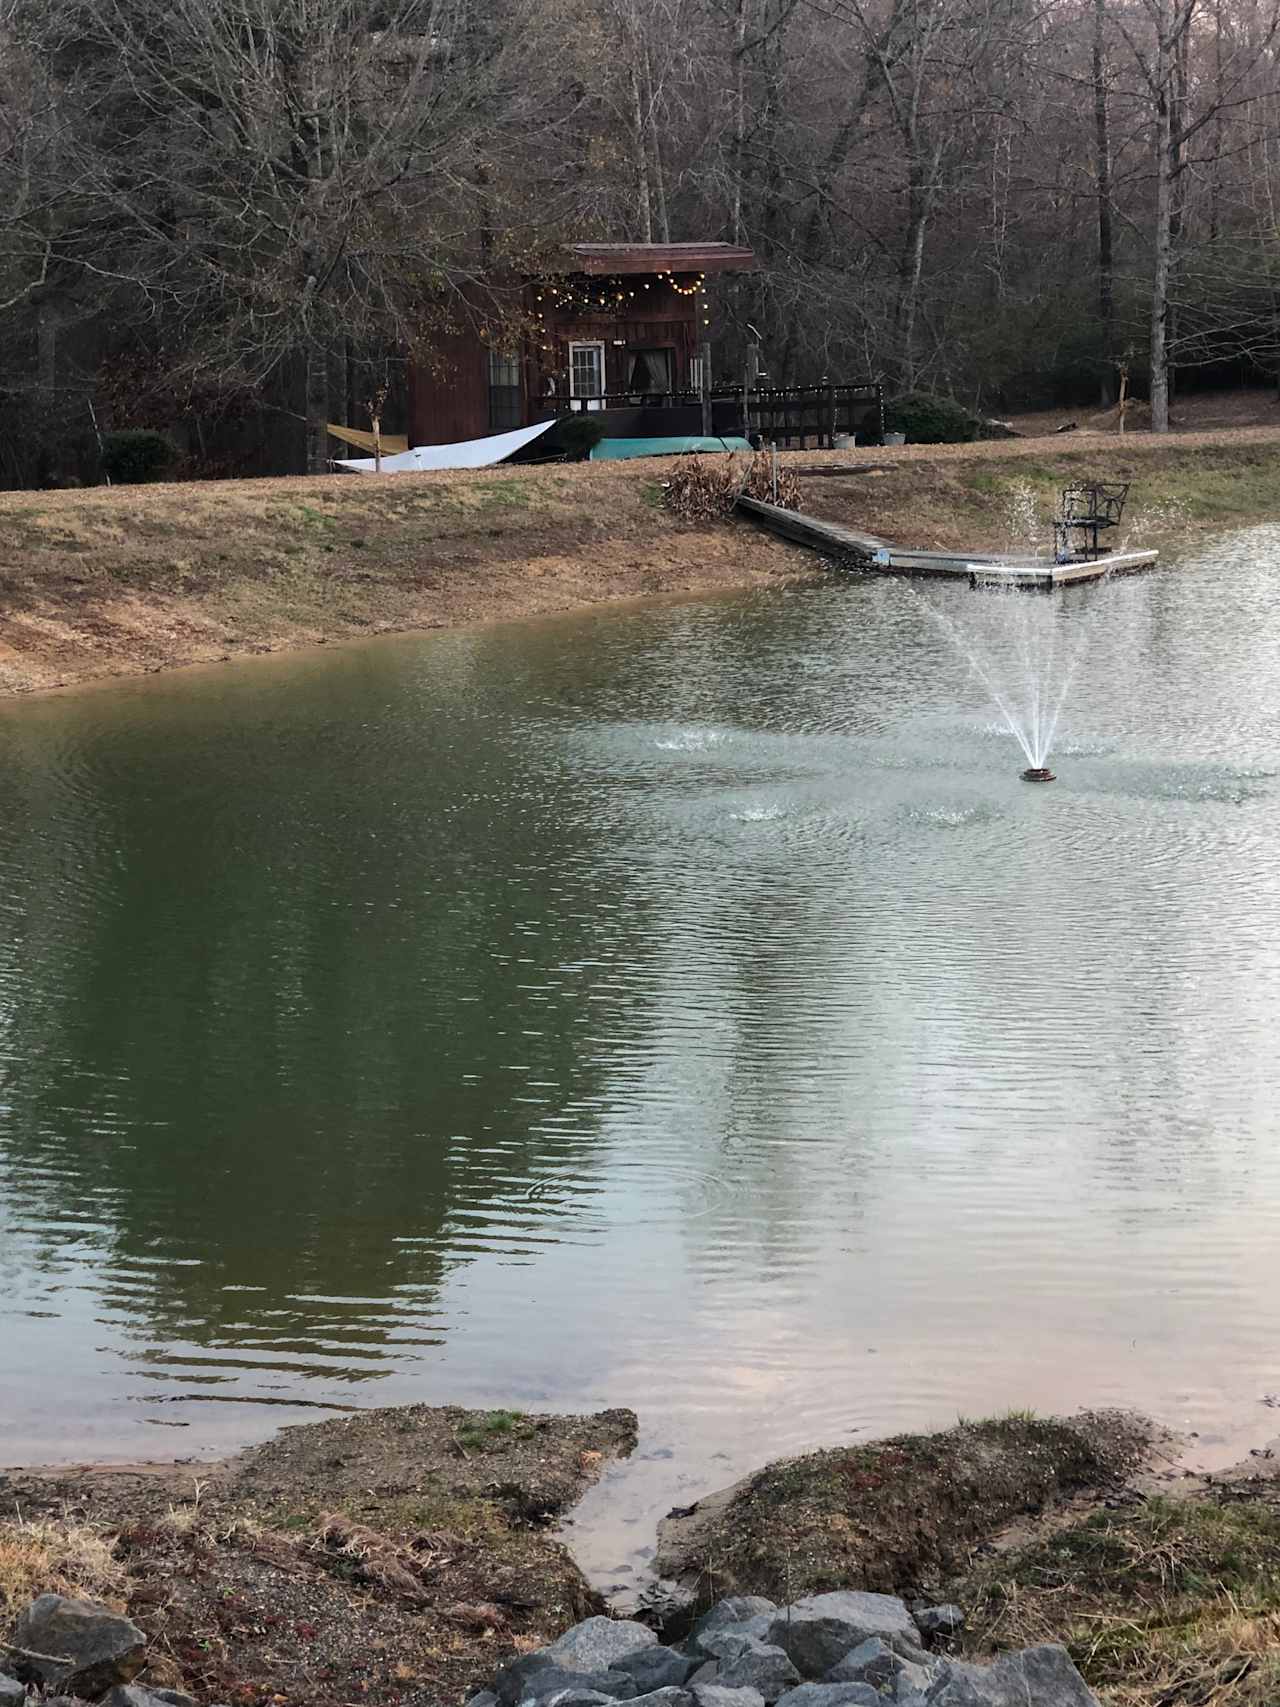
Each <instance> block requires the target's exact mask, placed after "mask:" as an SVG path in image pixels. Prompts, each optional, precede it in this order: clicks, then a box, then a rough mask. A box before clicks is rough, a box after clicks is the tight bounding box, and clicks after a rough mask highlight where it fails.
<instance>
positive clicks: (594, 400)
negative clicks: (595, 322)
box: [569, 344, 604, 409]
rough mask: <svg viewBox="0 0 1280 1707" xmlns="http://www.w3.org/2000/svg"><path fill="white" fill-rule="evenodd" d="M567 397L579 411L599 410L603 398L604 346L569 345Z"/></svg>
mask: <svg viewBox="0 0 1280 1707" xmlns="http://www.w3.org/2000/svg"><path fill="white" fill-rule="evenodd" d="M569 395H570V397H576V398H581V399H582V401H581V403H579V404H578V407H579V408H581V409H599V408H601V407H602V404H601V401H600V399H601V398H602V397H603V396H604V345H603V344H570V345H569Z"/></svg>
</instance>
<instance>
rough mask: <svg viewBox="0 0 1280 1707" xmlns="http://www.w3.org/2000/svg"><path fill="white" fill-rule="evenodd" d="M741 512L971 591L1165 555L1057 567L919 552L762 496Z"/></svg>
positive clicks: (1036, 560) (1113, 556)
mask: <svg viewBox="0 0 1280 1707" xmlns="http://www.w3.org/2000/svg"><path fill="white" fill-rule="evenodd" d="M737 507H738V509H739V510H740V511H741V512H742V513H743V515H745V516H749V517H750V518H751V519H752V520H753V521H756V522H759V523H760V525H761V526H762V527H766V528H768V529H769V531H770V532H771V533H776V534H777V535H778V536H779V537H780V538H782V539H789V540H791V541H792V543H793V544H795V545H804V546H807V547H808V548H809V550H811V551H820V552H822V553H823V554H824V555H825V556H827V557H838V558H847V559H851V560H852V561H853V562H855V563H856V565H857V567H858V568H859V569H862V570H866V571H867V572H868V573H869V574H873V575H874V574H881V575H934V576H940V577H942V578H944V579H947V580H957V579H960V580H964V581H967V582H968V583H969V585H970V586H971V587H1031V588H1037V587H1038V588H1043V589H1046V590H1049V589H1052V588H1054V587H1070V586H1075V585H1077V584H1078V583H1079V582H1082V581H1101V580H1102V579H1103V578H1104V577H1105V576H1107V575H1126V574H1132V573H1133V572H1134V571H1135V570H1138V569H1149V568H1150V567H1151V565H1152V564H1153V563H1154V562H1155V561H1156V559H1157V557H1158V556H1159V552H1156V551H1110V552H1105V553H1104V554H1103V555H1102V556H1100V557H1091V558H1087V559H1085V558H1081V559H1078V560H1075V561H1070V562H1066V563H1055V562H1054V560H1053V558H1051V557H1033V556H1030V555H1026V556H1021V557H1016V556H1014V557H1001V556H994V555H987V554H986V553H983V552H972V551H913V550H911V549H910V548H909V547H907V546H903V545H893V544H891V543H890V542H889V541H888V540H886V539H877V538H876V536H875V535H874V534H869V533H860V532H859V531H858V530H857V528H849V527H844V526H842V525H841V524H840V523H839V522H825V521H819V519H818V518H817V517H816V516H806V515H805V514H804V513H803V512H802V511H800V510H784V509H782V508H781V506H780V505H778V504H766V503H764V502H763V501H762V500H761V499H759V498H739V499H738V506H737Z"/></svg>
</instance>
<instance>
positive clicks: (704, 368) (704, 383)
mask: <svg viewBox="0 0 1280 1707" xmlns="http://www.w3.org/2000/svg"><path fill="white" fill-rule="evenodd" d="M698 392H699V401H700V402H701V404H702V436H703V438H704V439H709V438H710V437H711V434H712V430H713V427H712V420H711V345H710V344H707V343H703V344H699V345H698Z"/></svg>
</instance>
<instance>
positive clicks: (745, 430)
mask: <svg viewBox="0 0 1280 1707" xmlns="http://www.w3.org/2000/svg"><path fill="white" fill-rule="evenodd" d="M759 373H760V346H759V344H748V345H747V360H746V367H745V369H744V371H743V375H742V436H743V438H744V439H749V438H750V437H751V393H752V391H753V390H754V389H755V383H756V379H757V377H758V376H759Z"/></svg>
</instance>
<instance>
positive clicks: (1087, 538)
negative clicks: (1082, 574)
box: [1053, 480, 1129, 563]
mask: <svg viewBox="0 0 1280 1707" xmlns="http://www.w3.org/2000/svg"><path fill="white" fill-rule="evenodd" d="M1128 496H1129V483H1128V481H1125V482H1124V483H1123V484H1112V485H1106V484H1104V483H1103V482H1102V481H1097V480H1082V481H1079V482H1077V483H1076V484H1075V485H1074V486H1064V487H1063V489H1062V507H1061V510H1060V512H1059V516H1058V519H1057V521H1055V522H1054V524H1053V555H1054V558H1055V560H1056V561H1057V562H1058V563H1070V562H1073V561H1075V562H1079V561H1081V560H1083V561H1084V562H1090V563H1091V562H1093V561H1094V559H1096V558H1098V557H1101V556H1103V555H1104V553H1106V552H1107V551H1109V550H1110V549H1111V548H1110V546H1106V545H1099V544H1098V534H1099V533H1100V532H1101V531H1102V530H1103V529H1104V528H1114V527H1119V525H1120V518H1121V517H1122V516H1123V515H1124V506H1125V500H1126V499H1127V498H1128Z"/></svg>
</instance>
